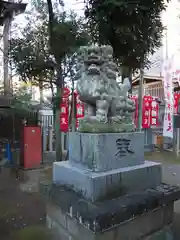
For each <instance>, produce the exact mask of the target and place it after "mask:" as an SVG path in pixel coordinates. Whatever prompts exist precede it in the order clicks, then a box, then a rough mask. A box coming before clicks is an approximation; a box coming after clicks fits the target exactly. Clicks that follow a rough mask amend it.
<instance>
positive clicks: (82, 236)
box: [46, 204, 173, 240]
mask: <svg viewBox="0 0 180 240" xmlns="http://www.w3.org/2000/svg"><path fill="white" fill-rule="evenodd" d="M46 213H47V227H48V228H50V229H52V230H53V232H56V234H57V239H63V240H69V239H71V240H75V239H76V240H119V239H121V240H128V239H131V240H137V239H143V240H155V239H163V240H170V239H173V238H172V235H173V234H172V232H170V226H169V227H165V226H167V225H169V224H171V222H172V219H173V204H171V205H166V206H163V207H160V208H158V209H155V210H154V211H149V212H147V213H145V214H143V215H141V216H138V217H136V218H133V219H131V220H129V221H127V222H125V223H122V224H120V225H116V226H114V227H112V228H111V229H109V230H107V231H103V232H101V233H95V234H94V233H93V232H92V231H90V230H89V229H88V226H83V225H82V224H80V223H78V221H77V220H76V219H73V218H71V217H70V216H69V215H68V214H66V213H63V212H62V211H61V209H60V208H59V207H56V206H53V205H50V204H48V205H47V208H46ZM164 227H165V228H164ZM160 229H163V230H160ZM159 230H160V231H159Z"/></svg>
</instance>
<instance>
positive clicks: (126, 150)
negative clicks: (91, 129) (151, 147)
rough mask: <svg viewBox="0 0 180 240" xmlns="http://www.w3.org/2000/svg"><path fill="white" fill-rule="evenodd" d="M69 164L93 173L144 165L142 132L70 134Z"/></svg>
mask: <svg viewBox="0 0 180 240" xmlns="http://www.w3.org/2000/svg"><path fill="white" fill-rule="evenodd" d="M69 161H70V162H73V163H78V164H81V165H82V166H84V167H86V168H89V169H92V170H93V171H108V170H112V169H118V168H123V167H129V166H135V165H140V164H143V163H144V133H143V132H132V133H79V132H76V133H69Z"/></svg>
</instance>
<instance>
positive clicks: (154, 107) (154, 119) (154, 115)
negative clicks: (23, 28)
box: [150, 97, 159, 127]
mask: <svg viewBox="0 0 180 240" xmlns="http://www.w3.org/2000/svg"><path fill="white" fill-rule="evenodd" d="M158 112H159V104H158V102H157V101H156V98H154V97H153V98H152V101H151V114H150V124H151V126H156V127H157V126H158Z"/></svg>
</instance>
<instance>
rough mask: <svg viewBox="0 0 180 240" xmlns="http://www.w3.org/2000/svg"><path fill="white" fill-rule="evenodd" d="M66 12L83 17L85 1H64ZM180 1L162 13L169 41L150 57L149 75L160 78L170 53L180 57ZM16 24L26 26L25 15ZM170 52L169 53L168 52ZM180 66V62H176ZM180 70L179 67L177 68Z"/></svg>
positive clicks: (28, 0) (24, 0) (174, 0)
mask: <svg viewBox="0 0 180 240" xmlns="http://www.w3.org/2000/svg"><path fill="white" fill-rule="evenodd" d="M29 2H30V0H23V3H28V5H27V10H29V9H30V7H31V6H30V3H29ZM64 2H65V10H70V9H72V10H74V11H75V12H77V14H78V15H82V16H83V7H84V4H83V0H64ZM179 15H180V1H178V0H171V2H170V3H169V4H168V8H167V10H166V11H165V12H164V13H162V20H163V24H164V26H167V39H166V38H163V40H162V41H163V48H161V49H159V50H157V51H156V53H155V54H154V55H153V56H150V60H151V61H152V63H153V64H152V67H151V68H150V69H149V70H148V71H147V74H148V75H154V76H160V75H161V72H162V61H163V59H164V58H165V56H166V54H167V53H168V55H169V57H171V56H172V55H175V59H177V58H178V59H179V56H180V18H179V17H178V16H179ZM15 22H16V23H20V24H21V26H23V25H25V24H26V21H25V18H24V14H21V15H19V16H17V17H16V20H15ZM166 50H168V51H166ZM175 62H176V64H177V65H179V61H177V60H176V61H175ZM177 67H178V68H179V66H177Z"/></svg>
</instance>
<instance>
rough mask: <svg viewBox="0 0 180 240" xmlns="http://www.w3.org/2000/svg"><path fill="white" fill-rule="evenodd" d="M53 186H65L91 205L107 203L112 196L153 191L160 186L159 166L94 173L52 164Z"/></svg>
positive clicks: (84, 169)
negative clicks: (100, 201) (92, 203)
mask: <svg viewBox="0 0 180 240" xmlns="http://www.w3.org/2000/svg"><path fill="white" fill-rule="evenodd" d="M53 182H54V183H57V184H62V185H67V186H68V187H69V188H72V189H74V190H75V191H77V192H79V193H81V194H82V195H83V196H84V197H85V198H87V199H89V200H91V201H97V200H98V199H102V198H103V199H106V198H109V197H111V196H113V195H114V193H116V195H117V194H119V195H122V194H124V193H129V192H132V191H139V190H145V189H146V188H153V187H156V186H157V185H159V184H160V182H161V165H160V164H159V163H155V162H149V161H146V162H145V163H144V164H141V165H137V166H133V167H126V168H119V169H114V170H111V171H106V172H93V171H90V170H87V169H86V168H83V167H82V166H81V165H77V164H76V165H75V164H74V165H73V164H71V163H70V162H68V161H67V162H55V163H54V164H53Z"/></svg>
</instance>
